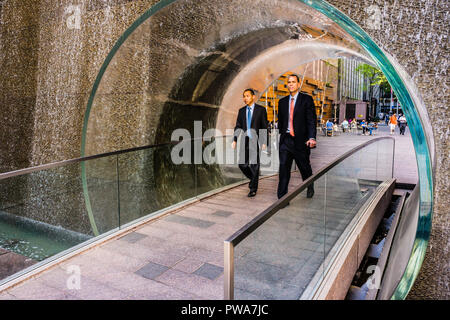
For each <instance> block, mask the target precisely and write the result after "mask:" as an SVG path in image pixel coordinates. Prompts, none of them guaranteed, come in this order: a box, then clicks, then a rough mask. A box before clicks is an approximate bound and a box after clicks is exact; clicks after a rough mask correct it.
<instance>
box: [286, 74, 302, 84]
mask: <svg viewBox="0 0 450 320" xmlns="http://www.w3.org/2000/svg"><path fill="white" fill-rule="evenodd" d="M289 77H296V78H297V82H300V77H299V76H298V75H296V74H295V73H293V74H290V75H289ZM289 77H288V79H289Z"/></svg>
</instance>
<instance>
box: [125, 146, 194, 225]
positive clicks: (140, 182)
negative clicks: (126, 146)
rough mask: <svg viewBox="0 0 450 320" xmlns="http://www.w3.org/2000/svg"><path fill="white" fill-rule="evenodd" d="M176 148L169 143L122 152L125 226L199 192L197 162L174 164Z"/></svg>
mask: <svg viewBox="0 0 450 320" xmlns="http://www.w3.org/2000/svg"><path fill="white" fill-rule="evenodd" d="M172 149H173V146H172V145H165V146H158V147H154V148H149V149H144V150H139V151H133V152H129V153H124V154H120V155H119V156H118V159H119V177H120V179H119V181H120V183H119V193H120V225H121V226H123V225H124V224H127V223H129V222H131V221H133V220H136V219H139V218H141V217H143V216H146V215H149V214H151V213H154V212H155V211H158V210H160V209H163V208H166V207H169V206H171V205H174V204H176V203H179V202H182V201H184V200H187V199H190V198H193V197H194V196H195V166H194V165H193V164H189V161H188V163H187V164H174V163H173V161H172ZM156 168H158V169H157V170H156Z"/></svg>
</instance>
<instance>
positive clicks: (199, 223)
mask: <svg viewBox="0 0 450 320" xmlns="http://www.w3.org/2000/svg"><path fill="white" fill-rule="evenodd" d="M165 220H166V221H170V222H175V223H180V224H186V225H189V226H193V227H198V228H202V229H206V228H209V227H210V226H212V225H213V224H214V222H211V221H206V220H201V219H195V218H189V217H183V216H180V215H170V216H168V217H167V218H165Z"/></svg>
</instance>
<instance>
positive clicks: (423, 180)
mask: <svg viewBox="0 0 450 320" xmlns="http://www.w3.org/2000/svg"><path fill="white" fill-rule="evenodd" d="M176 1H177V0H162V1H160V2H158V3H157V4H155V5H153V6H152V7H151V8H150V9H149V10H147V11H146V12H145V13H144V14H143V15H142V16H141V17H139V18H138V19H137V20H136V21H135V22H134V23H133V24H132V25H131V26H130V27H129V28H128V29H127V30H126V31H125V32H124V33H123V34H122V36H121V37H120V38H119V39H118V40H117V42H116V43H115V45H114V47H113V49H112V50H111V51H110V53H109V54H108V56H107V57H106V59H105V61H104V63H103V65H102V66H101V68H100V71H99V73H98V75H97V78H96V80H95V82H94V85H93V88H92V91H91V94H90V97H89V100H88V104H87V107H86V112H85V116H84V123H83V132H82V143H81V156H84V153H85V145H86V131H87V124H88V121H89V114H90V111H91V108H92V103H93V100H94V97H95V94H96V92H97V89H98V86H99V84H100V81H101V79H102V77H103V75H104V73H105V70H106V68H107V67H108V65H109V63H110V62H111V60H112V58H113V57H114V55H115V54H116V52H117V50H118V49H119V48H120V46H121V45H122V44H123V43H124V41H125V40H126V39H127V38H128V36H129V35H130V34H131V33H132V32H133V31H134V30H136V28H137V27H139V26H140V25H141V24H142V23H143V22H144V21H146V20H147V19H148V18H150V17H151V16H152V15H153V14H155V13H156V12H158V11H159V10H161V9H163V8H165V7H167V6H168V5H170V4H172V3H174V2H176ZM298 1H299V2H302V3H304V4H306V5H308V6H310V7H312V8H314V9H316V10H317V11H318V12H320V13H322V14H323V15H325V16H326V17H328V18H329V19H331V20H332V21H334V22H335V23H336V24H338V25H339V26H340V27H341V28H343V29H344V30H345V31H346V32H347V33H348V34H349V35H350V36H351V37H353V38H354V39H355V40H356V41H357V42H358V43H359V44H360V45H361V46H362V47H363V48H364V49H365V50H366V51H367V52H368V54H369V55H370V57H371V58H372V59H373V60H374V62H375V63H376V65H377V66H378V67H379V68H380V69H381V71H382V72H383V73H384V74H385V75H386V78H387V79H388V81H389V83H390V84H391V86H392V88H393V90H394V91H395V93H396V96H397V97H398V99H399V101H400V103H401V105H402V108H403V110H404V112H405V114H406V118H407V121H408V124H409V126H410V131H411V136H412V139H413V143H414V147H415V151H416V158H417V164H418V173H419V186H420V214H419V223H418V227H417V233H416V239H415V242H414V246H413V250H412V253H411V256H410V259H409V262H408V266H407V268H406V271H405V273H404V275H403V277H402V279H401V281H400V284H399V285H398V287H397V290H396V291H395V293H394V295H393V297H392V298H393V299H404V298H405V297H406V295H407V294H408V292H409V290H410V289H411V287H412V285H413V283H414V281H415V278H416V277H417V275H418V273H419V270H420V267H421V265H422V262H423V259H424V257H425V252H426V248H427V246H428V240H429V237H430V232H431V221H432V207H433V168H432V158H431V155H430V145H429V143H431V142H428V141H427V133H428V134H429V135H432V133H430V132H425V130H424V127H425V126H424V124H423V123H422V120H421V118H420V115H419V114H418V112H417V110H418V109H419V108H418V107H416V106H415V105H414V102H413V99H412V95H413V94H412V93H411V92H409V91H408V88H407V87H406V86H405V83H404V81H402V78H401V76H400V75H399V74H400V71H398V70H396V68H395V67H394V65H393V64H392V63H391V61H390V60H389V59H388V57H387V55H386V54H385V53H384V52H383V51H382V50H381V48H379V47H378V46H377V45H376V44H375V42H374V41H373V40H372V39H371V38H370V37H369V36H368V34H367V33H366V32H364V30H363V29H362V28H361V27H359V26H358V25H357V24H356V23H355V22H354V21H353V20H351V19H350V18H349V17H347V16H346V15H345V14H344V13H342V12H340V11H339V10H338V9H336V8H335V7H334V6H332V5H330V4H329V3H328V2H326V1H324V0H298ZM422 111H423V109H422ZM430 139H431V140H432V137H431V138H430ZM82 180H83V190H84V195H85V202H86V209H87V211H88V214H89V219H90V221H91V224H92V227H93V230H94V231H95V230H96V229H97V228H96V226H95V221H94V218H93V214H92V209H91V206H90V201H89V195H88V193H87V183H86V168H85V167H84V165H82Z"/></svg>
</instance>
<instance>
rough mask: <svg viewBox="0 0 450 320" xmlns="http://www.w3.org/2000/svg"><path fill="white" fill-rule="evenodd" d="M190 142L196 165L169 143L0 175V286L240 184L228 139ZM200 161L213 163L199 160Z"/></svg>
mask: <svg viewBox="0 0 450 320" xmlns="http://www.w3.org/2000/svg"><path fill="white" fill-rule="evenodd" d="M198 142H199V143H200V144H199V146H200V147H201V151H202V154H203V159H200V162H199V163H198V164H197V163H196V162H195V161H194V159H193V158H194V156H193V153H192V155H191V156H190V160H192V161H186V162H185V163H176V162H174V161H173V157H174V156H175V155H177V154H179V152H180V149H179V146H180V143H178V142H174V143H167V144H162V145H153V146H146V147H140V148H134V149H128V150H122V151H117V152H112V153H108V154H101V155H96V156H90V157H85V158H79V159H72V160H67V161H63V162H59V163H53V164H48V165H43V166H40V167H34V168H28V169H23V170H19V171H15V172H8V173H3V174H0V195H1V198H0V259H2V260H1V263H2V270H8V272H3V273H2V274H0V284H1V283H5V282H8V281H10V280H12V279H13V278H16V277H18V276H19V275H21V274H24V273H26V272H29V271H31V270H33V269H35V268H37V267H39V266H41V265H43V264H46V263H48V262H50V261H53V260H54V259H57V258H59V257H61V256H63V255H65V254H67V253H70V252H72V251H73V250H76V249H78V248H81V247H83V246H85V245H87V244H89V243H92V242H94V241H96V240H98V239H99V238H100V237H104V236H106V235H108V234H111V233H113V232H116V231H118V230H120V229H122V228H125V227H127V226H129V225H131V224H133V223H136V222H137V221H139V220H143V219H147V218H151V217H152V216H154V215H157V214H158V213H160V212H162V211H163V210H164V209H167V208H168V207H171V206H174V205H177V204H180V203H182V202H185V201H190V200H195V199H196V198H198V197H201V196H202V195H205V194H208V193H210V192H215V191H217V190H221V189H222V188H224V187H227V186H231V185H234V184H239V183H242V182H243V181H244V180H245V178H244V176H243V174H242V173H241V171H240V170H239V168H238V166H237V165H236V152H234V151H233V150H232V149H231V142H232V137H227V136H223V137H214V138H212V139H209V141H198ZM193 143H195V140H189V143H188V144H187V145H189V146H190V147H192V145H193ZM177 147H178V149H176V148H177ZM208 156H209V157H211V156H212V157H217V158H218V159H212V160H211V159H209V161H205V157H208ZM262 157H265V155H263V156H262ZM185 160H189V159H185ZM273 167H274V166H273V165H272V167H271V166H270V165H266V167H265V174H272V173H275V172H276V170H273ZM271 168H272V169H271ZM271 170H272V171H271ZM247 181H248V180H247ZM6 255H8V257H6ZM5 264H8V266H6V265H5ZM3 267H4V268H3Z"/></svg>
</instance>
